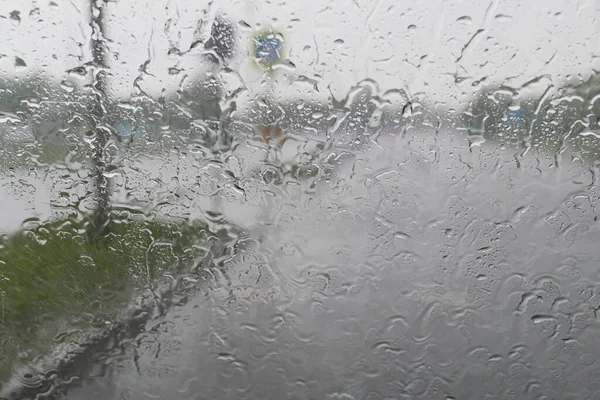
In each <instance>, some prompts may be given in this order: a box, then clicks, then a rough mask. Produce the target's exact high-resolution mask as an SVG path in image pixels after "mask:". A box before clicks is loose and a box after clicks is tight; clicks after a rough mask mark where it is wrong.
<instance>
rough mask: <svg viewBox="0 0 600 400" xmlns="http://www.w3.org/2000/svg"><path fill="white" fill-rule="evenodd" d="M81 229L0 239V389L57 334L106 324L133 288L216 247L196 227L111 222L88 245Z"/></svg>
mask: <svg viewBox="0 0 600 400" xmlns="http://www.w3.org/2000/svg"><path fill="white" fill-rule="evenodd" d="M86 224H87V222H86V221H85V218H81V219H80V220H66V221H54V222H46V223H39V222H35V221H34V222H31V223H30V226H29V227H28V228H27V229H24V230H22V231H20V232H17V233H15V234H12V235H4V236H2V237H0V381H1V380H2V379H3V378H5V377H7V376H8V375H9V374H10V368H11V365H13V364H14V363H15V361H20V362H28V361H31V360H32V359H34V358H35V357H36V356H39V355H41V354H42V353H43V351H44V350H45V349H47V348H48V347H49V346H50V345H51V344H52V343H53V342H55V341H56V340H58V339H57V336H56V335H58V334H59V333H61V332H63V333H64V332H65V329H66V330H69V329H85V328H87V327H90V326H94V324H97V323H99V321H100V323H103V321H102V320H103V318H105V319H108V320H110V318H111V316H113V317H114V315H115V314H116V312H118V310H119V308H120V307H122V306H124V305H125V304H126V303H127V301H128V300H129V299H130V298H131V294H132V291H133V290H135V289H136V288H144V287H148V286H152V285H154V284H155V283H156V282H157V281H158V280H159V279H160V278H161V277H163V276H164V275H165V274H168V273H174V274H176V273H178V272H182V271H183V270H189V269H190V268H194V267H195V265H197V264H198V262H199V260H201V259H202V258H203V257H204V256H205V255H206V254H207V252H208V249H207V247H206V246H207V245H208V243H209V242H210V241H211V240H214V239H216V237H215V236H214V235H213V234H212V233H211V232H210V231H209V230H208V227H207V225H206V224H204V223H202V222H194V223H189V222H168V221H157V220H153V219H144V218H138V219H137V220H135V219H133V218H131V217H125V218H120V219H117V218H114V219H113V220H112V224H111V230H110V233H109V234H107V235H106V236H104V237H102V238H95V239H89V238H88V237H87V235H86ZM59 336H60V335H59Z"/></svg>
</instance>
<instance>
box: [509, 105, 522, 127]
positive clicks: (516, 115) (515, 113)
mask: <svg viewBox="0 0 600 400" xmlns="http://www.w3.org/2000/svg"><path fill="white" fill-rule="evenodd" d="M506 120H507V121H508V123H509V124H511V125H524V124H525V118H523V109H521V108H517V109H514V110H511V109H509V110H508V112H507V113H506Z"/></svg>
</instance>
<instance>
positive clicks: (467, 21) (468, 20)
mask: <svg viewBox="0 0 600 400" xmlns="http://www.w3.org/2000/svg"><path fill="white" fill-rule="evenodd" d="M456 21H457V22H460V23H461V24H465V25H471V23H472V22H473V20H472V19H471V17H469V16H468V15H465V16H464V17H460V18H458V19H457V20H456Z"/></svg>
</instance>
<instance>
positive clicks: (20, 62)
mask: <svg viewBox="0 0 600 400" xmlns="http://www.w3.org/2000/svg"><path fill="white" fill-rule="evenodd" d="M15 67H17V68H19V67H21V68H25V67H27V64H26V63H25V60H23V59H22V58H21V57H15Z"/></svg>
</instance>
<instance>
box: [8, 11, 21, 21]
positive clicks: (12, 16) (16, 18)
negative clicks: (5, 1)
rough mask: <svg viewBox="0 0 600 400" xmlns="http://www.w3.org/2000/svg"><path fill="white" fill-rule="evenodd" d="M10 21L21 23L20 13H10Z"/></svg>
mask: <svg viewBox="0 0 600 400" xmlns="http://www.w3.org/2000/svg"><path fill="white" fill-rule="evenodd" d="M10 19H12V20H14V21H17V22H21V12H20V11H17V10H15V11H11V13H10Z"/></svg>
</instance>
